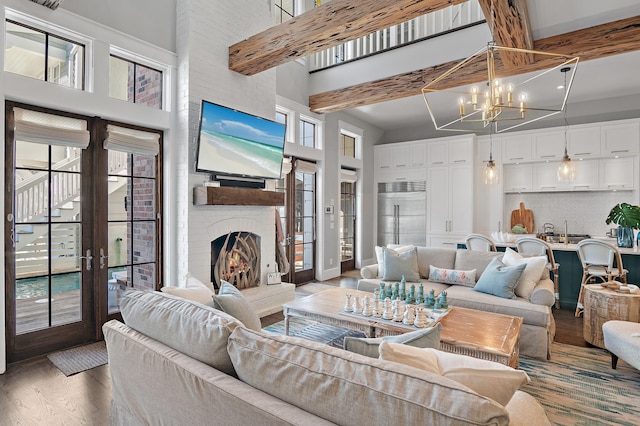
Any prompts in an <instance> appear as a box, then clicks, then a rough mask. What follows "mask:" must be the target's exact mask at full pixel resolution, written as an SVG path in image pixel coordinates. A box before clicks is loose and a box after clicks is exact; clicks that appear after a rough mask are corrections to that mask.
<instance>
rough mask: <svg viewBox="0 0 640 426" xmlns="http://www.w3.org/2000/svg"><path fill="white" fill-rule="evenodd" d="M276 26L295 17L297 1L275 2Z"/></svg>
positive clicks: (281, 0)
mask: <svg viewBox="0 0 640 426" xmlns="http://www.w3.org/2000/svg"><path fill="white" fill-rule="evenodd" d="M274 4H275V6H276V8H275V11H276V24H282V23H283V22H286V21H288V20H289V19H291V18H293V17H294V16H296V15H295V12H296V10H295V0H275V2H274Z"/></svg>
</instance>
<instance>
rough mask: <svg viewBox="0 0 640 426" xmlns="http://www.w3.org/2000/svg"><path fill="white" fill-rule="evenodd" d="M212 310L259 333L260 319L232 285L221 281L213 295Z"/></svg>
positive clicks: (260, 327)
mask: <svg viewBox="0 0 640 426" xmlns="http://www.w3.org/2000/svg"><path fill="white" fill-rule="evenodd" d="M213 304H214V308H216V309H218V308H219V309H220V310H221V311H223V312H225V313H227V314H229V315H231V316H232V317H234V318H235V319H237V320H238V321H240V322H241V323H242V324H244V326H245V327H247V328H249V329H251V330H255V331H260V330H261V329H262V324H261V323H260V317H258V314H256V313H255V311H254V310H253V308H252V307H251V305H250V304H249V301H247V299H245V298H244V296H243V295H242V292H241V291H240V290H238V289H237V288H236V287H235V286H234V285H233V284H230V283H228V282H226V281H222V285H221V286H220V290H218V294H214V295H213Z"/></svg>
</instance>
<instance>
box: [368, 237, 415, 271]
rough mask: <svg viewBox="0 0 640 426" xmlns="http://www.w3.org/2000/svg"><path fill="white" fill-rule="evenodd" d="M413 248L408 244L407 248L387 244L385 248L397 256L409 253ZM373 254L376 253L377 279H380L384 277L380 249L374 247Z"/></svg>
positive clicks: (382, 258)
mask: <svg viewBox="0 0 640 426" xmlns="http://www.w3.org/2000/svg"><path fill="white" fill-rule="evenodd" d="M413 247H414V245H413V244H409V245H407V246H399V245H395V244H389V245H388V246H387V248H390V249H392V250H393V251H395V252H397V253H398V254H401V253H404V252H405V251H409V250H411V249H412V248H413ZM375 252H376V261H377V262H378V277H379V278H382V277H384V257H383V256H382V247H380V246H376V247H375Z"/></svg>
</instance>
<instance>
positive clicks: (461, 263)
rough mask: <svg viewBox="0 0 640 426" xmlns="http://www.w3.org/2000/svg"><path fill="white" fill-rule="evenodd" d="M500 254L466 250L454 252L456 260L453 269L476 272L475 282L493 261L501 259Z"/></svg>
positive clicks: (501, 254)
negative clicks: (473, 270)
mask: <svg viewBox="0 0 640 426" xmlns="http://www.w3.org/2000/svg"><path fill="white" fill-rule="evenodd" d="M502 256H503V253H502V252H499V251H498V252H495V251H487V252H483V251H477V250H467V249H457V250H456V260H455V265H454V267H453V269H457V270H462V271H469V270H471V269H475V270H476V281H477V280H478V279H480V275H482V273H483V272H484V268H486V267H487V265H488V264H489V263H491V261H492V260H493V259H496V258H498V259H502Z"/></svg>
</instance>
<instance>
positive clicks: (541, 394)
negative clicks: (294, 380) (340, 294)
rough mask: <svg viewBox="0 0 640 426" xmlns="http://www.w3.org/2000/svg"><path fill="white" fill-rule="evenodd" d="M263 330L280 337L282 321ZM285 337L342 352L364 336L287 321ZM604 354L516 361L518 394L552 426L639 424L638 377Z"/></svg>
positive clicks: (571, 352) (569, 352)
mask: <svg viewBox="0 0 640 426" xmlns="http://www.w3.org/2000/svg"><path fill="white" fill-rule="evenodd" d="M265 330H268V331H271V332H273V333H279V334H284V322H283V321H280V322H278V323H275V324H273V325H270V326H268V327H265ZM289 334H290V335H292V336H298V337H304V338H306V339H309V340H314V341H317V342H322V343H326V344H329V345H331V346H335V347H342V343H343V341H344V337H345V336H363V334H362V333H360V332H357V331H351V330H348V329H344V328H339V327H333V326H330V325H324V324H320V323H318V322H315V321H310V320H306V319H302V318H295V317H293V318H291V319H290V324H289ZM610 363H611V359H610V357H609V353H608V352H607V351H606V350H604V349H598V348H581V347H577V346H571V345H565V344H561V343H553V346H552V357H551V360H549V361H544V360H538V359H534V358H528V357H525V356H521V357H520V368H521V369H522V370H524V371H526V372H527V374H529V377H530V378H531V383H529V384H528V385H525V386H523V388H522V390H523V391H525V392H527V393H529V394H530V395H532V396H534V397H535V398H536V399H537V400H538V401H539V402H540V404H542V406H543V407H544V408H545V410H546V412H547V416H548V417H549V420H550V421H551V423H553V424H555V425H563V426H564V425H567V426H568V425H628V426H632V425H638V424H640V420H639V419H640V372H639V371H638V370H635V369H634V368H632V367H630V366H629V365H628V364H626V363H625V362H624V361H622V360H620V361H619V362H618V368H617V369H616V370H613V369H612V368H611V364H610Z"/></svg>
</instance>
